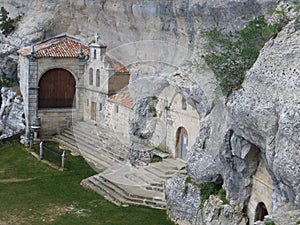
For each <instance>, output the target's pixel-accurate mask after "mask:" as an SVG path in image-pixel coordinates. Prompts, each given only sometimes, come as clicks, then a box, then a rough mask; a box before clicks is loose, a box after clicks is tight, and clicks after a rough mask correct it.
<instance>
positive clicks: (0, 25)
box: [0, 6, 15, 35]
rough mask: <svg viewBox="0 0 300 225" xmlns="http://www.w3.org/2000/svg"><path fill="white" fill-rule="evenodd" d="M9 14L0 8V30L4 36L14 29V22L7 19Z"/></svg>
mask: <svg viewBox="0 0 300 225" xmlns="http://www.w3.org/2000/svg"><path fill="white" fill-rule="evenodd" d="M8 14H9V12H8V11H7V10H6V9H5V8H4V7H3V6H2V7H1V9H0V29H1V31H2V33H3V34H4V35H7V34H9V33H11V32H12V31H13V30H14V29H15V21H14V20H13V19H11V18H10V17H8Z"/></svg>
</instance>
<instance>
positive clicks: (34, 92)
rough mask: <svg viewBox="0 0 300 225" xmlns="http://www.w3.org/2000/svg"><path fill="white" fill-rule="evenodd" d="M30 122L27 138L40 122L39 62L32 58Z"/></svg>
mask: <svg viewBox="0 0 300 225" xmlns="http://www.w3.org/2000/svg"><path fill="white" fill-rule="evenodd" d="M28 70H29V71H28V97H27V101H28V102H27V105H28V112H27V115H28V121H27V123H26V135H25V136H26V137H29V134H30V131H31V127H32V126H35V125H36V124H35V123H36V121H38V88H39V87H38V60H37V59H36V58H35V57H34V56H31V57H30V59H29V68H28Z"/></svg>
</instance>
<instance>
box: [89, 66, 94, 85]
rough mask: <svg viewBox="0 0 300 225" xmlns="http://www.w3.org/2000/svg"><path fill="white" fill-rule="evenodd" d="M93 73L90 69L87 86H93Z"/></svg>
mask: <svg viewBox="0 0 300 225" xmlns="http://www.w3.org/2000/svg"><path fill="white" fill-rule="evenodd" d="M93 73H94V71H93V69H92V68H90V71H89V85H93V75H94V74H93Z"/></svg>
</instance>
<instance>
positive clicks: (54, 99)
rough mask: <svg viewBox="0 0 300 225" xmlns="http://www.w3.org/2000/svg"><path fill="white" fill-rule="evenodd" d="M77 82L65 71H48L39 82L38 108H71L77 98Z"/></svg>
mask: <svg viewBox="0 0 300 225" xmlns="http://www.w3.org/2000/svg"><path fill="white" fill-rule="evenodd" d="M75 86H76V81H75V79H74V77H73V75H72V74H71V73H70V72H69V71H67V70H64V69H52V70H49V71H47V72H46V73H45V74H43V76H42V77H41V79H40V81H39V91H38V107H39V109H42V108H71V107H72V106H73V102H74V97H75Z"/></svg>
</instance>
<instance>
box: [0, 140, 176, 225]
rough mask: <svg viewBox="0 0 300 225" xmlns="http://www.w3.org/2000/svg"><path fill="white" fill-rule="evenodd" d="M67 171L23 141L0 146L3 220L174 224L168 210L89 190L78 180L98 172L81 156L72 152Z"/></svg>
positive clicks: (86, 224) (34, 224) (14, 223)
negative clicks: (114, 200)
mask: <svg viewBox="0 0 300 225" xmlns="http://www.w3.org/2000/svg"><path fill="white" fill-rule="evenodd" d="M67 159H68V162H67V167H68V170H67V171H64V172H62V171H58V170H57V169H54V168H52V167H50V166H48V165H46V164H44V163H42V162H40V161H39V160H37V159H35V158H34V157H33V156H32V155H31V154H30V153H28V152H27V151H26V150H25V149H24V147H23V145H21V144H19V143H18V142H11V143H6V144H1V145H0V224H1V225H7V224H11V225H18V224H22V225H23V224H26V225H27V224H28V225H40V224H67V225H68V224H70V225H76V224H78V225H92V224H97V225H169V224H170V225H171V224H173V223H172V222H171V221H169V220H168V219H167V216H166V212H165V211H163V210H155V209H150V208H146V207H137V206H130V207H127V208H123V207H118V206H115V205H113V204H111V203H110V202H108V201H106V200H105V199H104V198H103V197H102V196H100V195H98V194H96V193H93V192H91V191H88V190H85V189H84V188H82V187H81V186H80V181H81V180H82V179H84V178H86V177H88V176H91V175H93V174H95V172H94V171H93V170H92V169H91V168H90V167H89V165H88V164H87V163H86V162H85V161H84V159H83V158H82V157H80V156H76V157H74V156H71V155H70V154H69V153H68V158H67Z"/></svg>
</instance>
